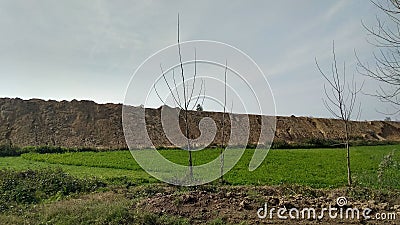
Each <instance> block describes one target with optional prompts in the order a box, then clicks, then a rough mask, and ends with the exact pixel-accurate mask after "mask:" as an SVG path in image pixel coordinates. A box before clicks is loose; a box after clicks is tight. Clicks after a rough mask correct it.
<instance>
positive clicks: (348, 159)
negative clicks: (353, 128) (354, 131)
mask: <svg viewBox="0 0 400 225" xmlns="http://www.w3.org/2000/svg"><path fill="white" fill-rule="evenodd" d="M347 123H348V121H344V124H345V125H344V126H345V132H346V150H347V184H348V185H349V186H351V185H352V180H351V167H350V144H349V139H350V138H349V130H348V129H349V127H348V124H347Z"/></svg>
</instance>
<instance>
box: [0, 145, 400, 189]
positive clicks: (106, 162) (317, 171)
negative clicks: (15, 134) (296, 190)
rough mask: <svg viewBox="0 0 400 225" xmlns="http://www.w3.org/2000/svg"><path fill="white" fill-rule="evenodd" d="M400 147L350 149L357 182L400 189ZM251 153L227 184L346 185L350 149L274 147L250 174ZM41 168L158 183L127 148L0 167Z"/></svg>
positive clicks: (207, 154)
mask: <svg viewBox="0 0 400 225" xmlns="http://www.w3.org/2000/svg"><path fill="white" fill-rule="evenodd" d="M399 150H400V145H386V146H356V147H352V148H351V160H352V161H351V162H352V170H353V177H354V179H355V181H356V182H357V184H358V185H361V186H367V187H381V186H384V187H388V188H397V189H398V188H400V173H399V172H400V170H399V167H398V166H396V165H397V164H396V162H400V151H399ZM159 152H160V153H161V154H162V155H164V156H165V157H166V158H167V159H169V160H171V161H173V162H176V163H180V164H183V165H187V157H188V156H187V155H188V154H187V152H185V151H183V150H159ZM392 152H393V155H392V156H391V158H392V159H391V160H392V161H393V162H394V163H391V164H390V166H387V168H384V170H383V172H381V174H382V173H383V174H384V176H386V177H387V176H389V177H391V179H390V181H385V179H386V178H385V179H382V178H381V179H380V181H379V180H378V170H379V168H380V165H381V162H382V161H383V160H384V158H385V156H386V155H388V154H390V153H392ZM253 153H254V150H252V149H248V150H246V151H245V153H244V154H243V156H242V158H241V159H240V161H239V162H238V164H237V165H236V166H235V167H234V168H233V169H232V170H231V171H230V172H228V173H227V174H226V175H225V179H226V180H227V181H228V182H229V183H231V184H233V185H280V184H298V185H305V186H310V187H315V188H335V187H341V186H345V185H346V151H345V150H344V149H337V148H335V149H293V150H270V151H269V153H268V155H267V157H266V159H265V160H264V162H263V163H262V164H261V166H260V167H259V168H257V169H256V170H255V171H252V172H250V171H248V164H249V162H250V159H251V158H252V156H253ZM218 156H219V150H218V149H206V150H201V151H197V152H193V159H194V164H195V165H199V164H203V163H206V162H209V161H211V160H213V159H215V158H217V157H218ZM393 165H394V166H393ZM42 166H59V167H61V168H62V169H63V170H65V171H67V172H69V173H71V174H74V175H78V176H84V175H92V176H96V177H102V178H106V179H111V180H112V179H114V180H118V179H121V177H126V178H127V179H133V180H134V181H136V182H134V183H136V184H140V183H141V182H144V183H146V182H156V180H155V179H154V178H151V176H150V175H148V174H147V173H146V172H145V171H143V170H142V169H141V167H140V166H139V165H138V164H137V163H136V162H135V160H134V159H133V157H132V156H131V154H130V152H129V151H112V152H71V153H62V154H38V153H27V154H23V155H22V156H21V157H13V158H10V157H5V158H0V167H11V168H14V169H21V170H23V169H27V168H32V167H39V168H40V167H42ZM385 174H386V175H385ZM380 176H382V175H380ZM374 178H376V179H374ZM386 180H387V179H386Z"/></svg>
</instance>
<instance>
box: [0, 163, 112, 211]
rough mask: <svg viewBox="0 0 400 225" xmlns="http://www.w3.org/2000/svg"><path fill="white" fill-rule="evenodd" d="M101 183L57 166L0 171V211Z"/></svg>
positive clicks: (90, 187)
mask: <svg viewBox="0 0 400 225" xmlns="http://www.w3.org/2000/svg"><path fill="white" fill-rule="evenodd" d="M105 186H106V185H105V183H104V182H101V181H99V180H97V179H94V178H93V179H78V178H75V177H73V176H71V175H69V174H67V173H64V172H63V171H62V170H61V169H40V170H27V171H22V172H16V171H13V170H0V211H4V210H7V209H8V208H9V207H10V206H12V205H17V204H32V203H39V202H42V201H44V200H47V199H57V198H61V197H64V196H68V195H70V194H73V193H81V192H83V193H84V192H92V191H95V190H96V189H98V188H100V187H105Z"/></svg>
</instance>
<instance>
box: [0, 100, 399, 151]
mask: <svg viewBox="0 0 400 225" xmlns="http://www.w3.org/2000/svg"><path fill="white" fill-rule="evenodd" d="M137 109H138V110H140V108H137ZM121 112H122V105H121V104H96V103H95V102H93V101H76V100H73V101H70V102H69V101H61V102H58V101H44V100H40V99H31V100H22V99H18V98H16V99H10V98H0V145H13V146H19V147H23V146H39V145H52V146H62V147H91V148H113V149H116V148H126V147H127V146H126V142H125V138H124V133H123V129H122V113H121ZM160 114H161V113H160V109H146V122H147V124H146V127H147V129H148V134H149V137H150V139H151V140H152V142H153V144H154V145H155V146H157V147H171V142H170V141H169V140H168V138H167V137H166V136H165V135H164V134H163V128H162V126H161V123H160V121H161V120H160ZM204 117H210V118H211V119H213V120H214V122H215V125H216V129H217V132H216V136H215V137H214V139H213V141H212V143H211V145H217V144H219V143H221V140H222V135H221V133H222V132H220V131H221V127H222V114H221V113H216V112H196V111H193V112H190V118H191V120H190V126H191V131H192V135H191V138H196V137H198V136H200V130H199V126H198V124H199V122H200V121H201V119H202V118H204ZM245 117H247V115H233V117H232V119H233V120H236V121H240V120H242V119H243V118H245ZM248 118H249V124H250V125H249V126H250V136H249V139H248V143H249V144H250V145H254V144H257V143H263V141H264V140H259V136H260V123H261V121H262V117H261V116H257V115H249V116H248ZM225 119H226V121H225V124H228V126H227V130H228V132H226V135H227V137H226V138H227V139H229V129H230V125H229V124H230V119H229V116H225ZM181 124H182V123H181ZM342 128H343V124H342V122H340V121H338V120H333V119H322V118H307V117H294V116H292V117H277V121H276V134H275V140H281V141H285V142H288V143H302V142H304V141H307V140H312V139H318V140H325V139H326V140H341V139H342V138H343V133H342V130H343V129H342ZM351 136H352V138H353V139H358V140H373V141H400V122H386V121H365V122H351Z"/></svg>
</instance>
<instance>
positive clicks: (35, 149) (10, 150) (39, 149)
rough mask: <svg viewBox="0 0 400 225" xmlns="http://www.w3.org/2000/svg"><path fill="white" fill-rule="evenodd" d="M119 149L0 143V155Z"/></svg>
mask: <svg viewBox="0 0 400 225" xmlns="http://www.w3.org/2000/svg"><path fill="white" fill-rule="evenodd" d="M114 150H120V149H98V148H90V147H80V148H65V147H60V146H50V145H44V146H26V147H23V148H19V147H15V146H9V145H1V146H0V157H5V156H20V155H22V154H24V153H30V152H31V153H40V154H45V153H67V152H101V151H114Z"/></svg>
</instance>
